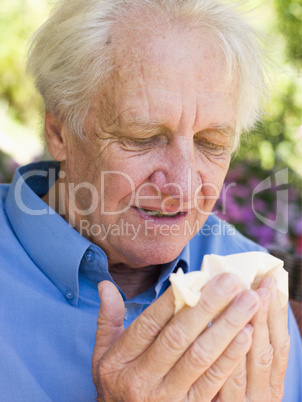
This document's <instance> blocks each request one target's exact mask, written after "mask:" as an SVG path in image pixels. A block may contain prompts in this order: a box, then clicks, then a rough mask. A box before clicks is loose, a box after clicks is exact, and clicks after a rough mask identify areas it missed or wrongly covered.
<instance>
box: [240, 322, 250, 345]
mask: <svg viewBox="0 0 302 402" xmlns="http://www.w3.org/2000/svg"><path fill="white" fill-rule="evenodd" d="M253 330H254V327H253V326H252V325H251V324H247V325H246V326H245V327H244V328H243V330H242V331H241V332H239V334H238V335H237V337H236V342H237V343H239V344H244V343H246V342H247V341H248V340H249V339H250V336H251V333H252V332H253Z"/></svg>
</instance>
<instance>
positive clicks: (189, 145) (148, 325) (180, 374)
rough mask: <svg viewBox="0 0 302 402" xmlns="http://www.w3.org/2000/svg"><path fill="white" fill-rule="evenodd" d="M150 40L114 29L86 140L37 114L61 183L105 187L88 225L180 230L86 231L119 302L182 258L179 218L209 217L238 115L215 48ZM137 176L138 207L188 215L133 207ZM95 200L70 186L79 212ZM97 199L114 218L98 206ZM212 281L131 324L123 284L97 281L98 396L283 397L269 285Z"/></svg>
mask: <svg viewBox="0 0 302 402" xmlns="http://www.w3.org/2000/svg"><path fill="white" fill-rule="evenodd" d="M131 35H132V36H131ZM148 35H149V34H147V33H146V34H145V35H143V34H142V35H140V36H139V38H138V37H137V36H135V34H131V30H129V31H127V30H126V31H123V30H120V31H119V30H117V32H115V35H114V36H113V38H111V44H112V46H115V48H114V49H115V53H114V55H115V65H116V67H115V69H114V70H113V71H112V73H111V76H110V80H109V82H108V85H107V86H105V87H104V88H102V89H101V90H100V93H99V95H98V96H97V97H96V98H95V100H94V103H93V106H92V108H91V111H90V113H89V115H88V116H87V119H86V122H85V134H86V142H84V143H82V142H80V141H79V140H76V139H74V138H73V137H72V136H71V135H70V134H69V133H68V130H67V128H66V127H65V125H64V123H59V122H58V121H57V120H56V118H55V117H54V116H52V115H51V114H49V113H48V114H47V117H46V138H47V142H48V147H49V150H50V152H51V154H52V155H53V157H54V158H55V159H57V160H59V161H61V168H62V171H64V173H65V177H64V178H62V180H60V183H63V184H64V183H65V185H66V186H67V185H68V183H75V185H77V184H78V183H81V182H83V181H85V182H89V183H91V184H93V185H94V186H95V188H96V189H97V192H98V194H99V195H101V194H104V198H103V199H102V205H101V204H100V201H99V204H98V208H96V209H95V210H94V211H93V212H89V213H85V214H84V218H85V219H86V220H88V222H89V224H90V225H93V224H103V225H105V227H106V228H108V227H109V226H110V224H114V223H115V224H117V225H121V224H122V220H124V222H128V223H129V224H132V225H134V226H135V227H138V226H139V225H145V224H146V222H147V221H148V222H150V225H151V227H152V228H153V229H155V226H156V225H159V226H161V225H163V224H167V225H168V226H169V225H170V226H171V225H172V224H177V225H178V227H179V228H180V234H178V235H177V236H175V235H173V234H171V233H170V234H169V235H168V236H167V235H163V234H162V233H160V232H155V231H154V230H153V231H152V230H150V232H148V233H147V235H146V233H144V232H142V233H139V234H138V236H137V237H136V238H135V240H133V239H132V238H131V236H118V235H112V234H110V233H109V235H108V236H107V237H106V238H103V237H102V236H99V235H95V234H93V233H88V234H85V233H82V234H83V235H86V236H87V237H88V238H90V240H92V241H93V242H94V243H96V244H98V245H99V246H100V247H102V248H103V249H104V251H105V252H106V254H107V256H108V260H109V270H110V272H111V274H112V276H113V278H114V279H115V281H116V283H117V284H118V285H119V286H120V287H121V289H122V290H123V291H124V292H125V294H126V296H127V298H131V297H133V296H135V295H137V294H138V293H141V292H142V291H144V290H146V289H147V288H148V287H149V286H151V285H152V284H153V283H154V282H155V280H156V278H157V275H158V269H157V267H156V266H160V264H163V263H166V262H169V261H172V260H173V259H174V258H176V257H177V256H178V255H179V253H180V252H181V250H182V249H183V247H184V246H185V244H186V243H187V242H188V241H189V240H190V238H191V237H192V236H193V235H194V234H195V233H190V232H187V233H185V232H184V230H183V229H184V226H185V222H188V223H189V225H191V227H193V226H194V223H195V222H198V223H199V229H200V228H201V227H202V225H203V224H204V222H205V221H206V218H207V214H206V213H209V212H210V211H211V210H212V208H213V206H214V203H215V201H216V199H217V197H218V193H219V190H220V188H221V186H222V184H223V180H224V178H225V175H226V173H227V170H228V166H229V162H230V156H231V148H232V141H233V138H234V129H235V124H236V96H237V84H236V77H234V80H233V83H232V85H231V86H229V87H226V85H225V82H224V77H225V71H226V66H225V60H224V56H223V54H222V52H221V51H220V50H219V48H218V47H217V46H216V45H215V43H214V42H213V40H212V39H211V38H210V37H208V36H207V35H206V34H205V33H204V32H198V33H197V32H196V31H194V32H193V31H192V32H186V31H183V30H180V29H177V27H174V28H170V29H169V30H166V31H164V32H163V31H161V30H159V29H157V30H156V29H154V30H153V32H152V36H150V35H149V36H148ZM124 37H126V38H127V40H124ZM201 37H202V38H201ZM101 171H119V172H123V173H124V174H126V175H129V176H130V177H131V180H132V181H133V187H131V186H130V185H129V182H127V181H125V179H124V177H122V176H118V175H116V176H112V177H111V180H109V181H107V182H106V183H105V187H104V188H101V186H100V172H101ZM188 172H190V175H188ZM142 185H143V186H144V187H143V190H142V191H141V195H144V196H146V197H147V198H145V199H144V200H143V201H140V203H139V206H140V207H142V208H144V209H149V210H152V211H154V210H155V211H168V212H175V211H181V212H183V214H182V215H181V216H178V217H177V218H169V219H167V218H157V219H153V218H151V217H150V216H148V215H146V214H144V213H140V211H139V210H138V208H137V202H136V201H137V199H138V198H139V197H138V194H137V192H138V190H139V189H141V186H142ZM201 185H202V186H201ZM155 188H156V189H157V191H156V190H155ZM158 190H159V192H158ZM214 190H215V191H214ZM158 194H159V197H158V198H156V196H158ZM180 194H181V199H180V197H179V196H180ZM196 195H197V196H198V197H197V202H194V201H196V198H195V197H196ZM152 197H153V198H152ZM45 199H46V200H47V198H45ZM90 201H91V199H90V197H89V196H88V195H87V192H85V191H84V190H83V191H81V192H79V193H78V194H77V197H76V206H77V208H78V210H79V209H81V210H84V209H86V210H87V209H88V208H89V205H90ZM60 202H61V201H60V200H59V201H58V203H57V205H59V204H60ZM65 202H66V208H65V209H66V211H65V219H67V220H70V219H69V218H70V217H71V216H72V220H73V222H74V226H75V228H76V229H77V230H78V231H79V232H81V220H82V219H83V215H81V214H79V213H78V212H77V211H76V208H75V207H74V206H73V205H72V204H70V202H69V200H68V197H67V200H65ZM163 203H164V206H165V208H163ZM128 205H130V207H129V208H128V207H127V206H128ZM101 206H103V207H104V209H105V210H106V211H111V212H113V214H111V215H106V214H104V213H102V210H101ZM126 207H127V208H126ZM124 208H125V211H123V212H118V211H121V210H123V209H124ZM205 212H206V213H205ZM219 278H220V281H218V279H219ZM219 278H214V279H213V280H212V281H210V282H209V283H208V284H207V285H206V286H205V287H204V289H203V290H202V296H201V300H200V302H199V304H198V305H197V306H196V307H194V308H188V307H185V308H184V309H183V310H181V311H180V312H179V313H178V314H177V315H175V316H174V315H173V311H174V304H173V295H172V291H171V289H168V290H167V291H166V292H165V293H164V294H163V295H162V296H161V297H160V298H159V299H158V300H157V301H156V302H155V303H153V304H152V305H151V306H150V307H149V308H148V309H146V310H145V311H144V312H143V313H142V314H141V315H140V316H139V317H138V318H137V319H136V320H135V321H134V322H133V323H132V325H131V326H130V327H129V328H128V329H127V330H126V331H124V329H123V318H124V303H123V300H122V299H121V296H120V294H119V292H118V291H117V289H116V287H115V286H114V285H113V284H112V283H110V282H106V281H105V282H102V283H101V284H100V285H99V290H100V298H101V308H100V314H99V318H98V329H97V334H96V341H95V349H94V354H93V361H92V366H93V379H94V383H95V386H96V389H97V393H98V400H99V401H127V402H131V401H140V402H141V401H165V400H168V401H170V400H171V401H198V402H200V401H211V400H215V401H234V400H236V401H245V400H249V401H250V402H251V401H280V400H281V399H282V394H283V383H284V375H285V370H286V365H287V358H288V349H289V336H288V332H287V310H286V308H285V309H281V306H280V301H279V298H278V295H277V291H276V287H275V284H274V282H270V281H269V280H268V279H266V280H265V281H264V282H263V283H261V284H260V286H259V289H258V290H257V291H252V290H249V291H244V292H243V293H242V292H241V289H240V285H239V283H238V282H237V280H236V278H234V277H232V276H231V275H222V276H220V277H219ZM223 309H225V310H224V312H223V313H222V314H221V315H220V316H219V317H218V318H217V319H216V320H215V322H214V323H213V325H211V326H210V327H209V328H208V323H209V322H210V321H211V320H212V319H213V318H214V317H215V316H216V315H217V313H218V312H219V311H221V310H223Z"/></svg>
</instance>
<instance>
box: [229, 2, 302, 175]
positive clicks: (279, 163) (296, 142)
mask: <svg viewBox="0 0 302 402" xmlns="http://www.w3.org/2000/svg"><path fill="white" fill-rule="evenodd" d="M272 5H273V8H272V10H271V11H272V16H271V18H272V19H271V20H270V24H271V27H272V34H273V35H274V37H276V38H277V45H278V46H279V45H280V49H279V52H278V54H277V57H278V58H279V61H282V59H283V60H284V55H285V60H284V61H283V62H282V67H279V68H278V69H277V70H278V71H277V74H279V77H278V78H277V79H274V80H275V88H274V95H273V97H272V98H271V100H270V104H269V107H268V110H267V113H266V115H265V116H264V119H263V121H262V122H261V123H259V124H258V126H257V127H256V129H255V130H254V131H253V132H252V133H249V134H248V135H246V136H244V138H243V141H242V144H241V148H240V150H239V153H238V157H237V159H238V160H248V161H252V162H255V161H259V165H260V166H261V168H263V169H267V170H269V169H272V168H273V167H274V169H275V170H278V169H281V168H284V167H286V166H288V167H290V168H291V170H293V171H294V172H296V173H299V175H300V176H301V175H302V138H301V134H300V138H299V134H298V128H299V126H301V124H302V77H301V66H302V64H301V63H302V43H301V33H302V32H301V31H302V4H301V0H299V1H296V0H286V1H284V0H274V1H273V3H272ZM270 74H272V75H273V74H276V72H274V71H272V72H270ZM235 163H236V162H235ZM293 179H294V180H296V181H297V180H298V178H297V177H296V178H293Z"/></svg>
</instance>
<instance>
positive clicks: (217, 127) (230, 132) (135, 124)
mask: <svg viewBox="0 0 302 402" xmlns="http://www.w3.org/2000/svg"><path fill="white" fill-rule="evenodd" d="M127 127H129V128H134V129H139V130H140V131H142V132H144V133H146V134H148V133H152V132H154V131H155V130H160V131H162V130H165V131H166V130H167V128H166V127H165V126H164V125H163V124H159V123H158V122H155V121H151V122H148V123H146V122H144V121H139V120H131V121H129V122H128V123H127ZM209 130H211V131H219V132H221V133H222V134H224V135H227V136H229V137H233V136H235V134H236V130H235V128H234V127H232V126H230V125H229V124H211V125H209V126H208V127H206V128H204V129H203V130H200V131H197V132H196V133H194V134H195V135H196V134H201V133H204V132H206V131H209Z"/></svg>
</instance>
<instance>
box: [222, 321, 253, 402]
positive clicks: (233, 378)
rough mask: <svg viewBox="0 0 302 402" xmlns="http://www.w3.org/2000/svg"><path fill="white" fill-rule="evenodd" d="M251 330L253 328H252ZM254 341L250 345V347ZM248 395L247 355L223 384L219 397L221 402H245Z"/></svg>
mask: <svg viewBox="0 0 302 402" xmlns="http://www.w3.org/2000/svg"><path fill="white" fill-rule="evenodd" d="M247 325H250V324H247ZM251 328H253V327H252V326H251ZM251 344H252V341H251V343H250V346H251ZM245 394H246V355H245V356H244V357H243V358H242V359H241V360H240V362H239V364H238V365H237V366H236V368H235V369H234V371H233V372H232V374H231V375H230V376H229V378H228V379H227V380H226V382H225V383H224V384H223V386H222V388H221V390H220V391H219V394H218V397H219V399H218V400H219V401H221V402H224V401H225V402H229V401H236V402H241V401H245Z"/></svg>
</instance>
